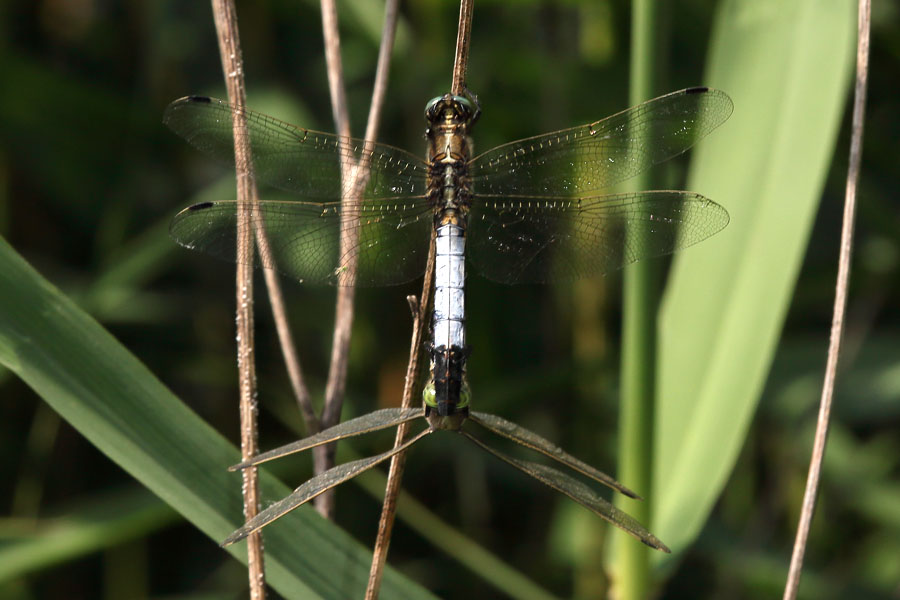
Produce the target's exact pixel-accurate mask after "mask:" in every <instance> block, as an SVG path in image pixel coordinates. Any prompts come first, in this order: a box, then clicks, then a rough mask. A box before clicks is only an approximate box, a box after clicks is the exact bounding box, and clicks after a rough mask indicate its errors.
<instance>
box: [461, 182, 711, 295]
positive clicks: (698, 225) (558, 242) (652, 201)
mask: <svg viewBox="0 0 900 600" xmlns="http://www.w3.org/2000/svg"><path fill="white" fill-rule="evenodd" d="M727 224H728V212H727V211H726V210H725V209H724V208H722V207H721V206H719V205H718V204H716V203H715V202H713V201H712V200H710V199H708V198H705V197H704V196H701V195H700V194H695V193H692V192H682V191H651V192H635V193H627V194H611V195H607V196H597V197H593V198H571V199H568V198H522V197H508V198H504V199H500V198H482V199H480V200H479V201H478V203H477V204H476V203H474V202H473V205H472V210H471V212H470V214H469V224H468V225H469V232H470V234H469V235H468V236H467V246H468V250H469V251H470V252H469V256H470V259H471V261H472V264H473V266H474V267H475V269H476V270H477V271H478V272H480V273H481V274H482V275H484V276H485V277H487V278H488V279H491V280H494V281H497V282H500V283H543V282H550V281H564V280H570V279H577V278H580V277H587V276H590V275H598V274H602V273H607V272H610V271H614V270H616V269H619V268H621V267H623V266H624V265H627V264H630V263H632V262H635V261H637V260H641V259H643V258H649V257H652V256H663V255H666V254H669V253H671V252H674V251H675V250H678V249H680V248H685V247H687V246H690V245H692V244H696V243H697V242H699V241H701V240H704V239H706V238H708V237H710V236H711V235H713V234H715V233H717V232H718V231H721V230H722V229H723V228H724V227H725V226H726V225H727ZM638 225H639V226H638Z"/></svg>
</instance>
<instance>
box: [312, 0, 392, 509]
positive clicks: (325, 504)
mask: <svg viewBox="0 0 900 600" xmlns="http://www.w3.org/2000/svg"><path fill="white" fill-rule="evenodd" d="M396 28H397V0H389V1H388V2H387V4H386V6H385V18H384V27H383V29H382V37H381V47H380V49H379V52H378V66H377V69H376V72H375V85H374V88H373V90H372V103H371V105H370V107H369V119H368V123H367V125H366V135H365V139H366V141H372V140H374V139H375V137H376V135H377V132H378V123H379V122H380V120H381V109H382V107H383V106H384V97H385V93H386V91H387V77H388V73H389V70H390V69H389V67H390V56H391V51H392V50H393V47H394V33H395V32H396ZM322 30H323V35H324V39H325V60H326V63H327V65H328V87H329V91H330V94H331V107H332V112H333V113H334V122H335V129H336V131H337V133H338V135H340V136H343V137H349V136H350V123H349V117H348V111H347V97H346V93H345V90H344V84H343V67H342V64H341V54H340V49H341V46H340V36H339V34H338V28H337V8H336V6H335V3H334V0H322ZM366 149H367V148H364V150H363V154H362V158H361V159H360V161H359V162H358V163H354V162H353V161H351V160H349V159H348V158H347V157H343V158H342V160H341V181H342V186H341V189H343V190H347V194H346V195H345V196H344V197H343V198H342V199H341V202H343V203H344V205H345V206H351V207H352V206H353V205H354V204H355V203H359V202H360V201H361V199H362V192H363V190H365V186H366V182H367V181H368V174H369V173H368V161H367V155H368V153H367V152H366V151H365V150H366ZM352 214H356V211H352V210H348V211H344V215H352ZM344 218H345V219H352V218H353V217H351V216H345V217H344ZM350 225H352V223H349V222H347V223H342V227H341V240H340V256H341V257H343V264H342V266H343V267H345V268H344V270H343V271H342V273H341V275H340V277H341V280H340V282H339V283H340V286H339V287H338V292H337V306H336V308H335V319H334V335H333V338H332V346H331V362H330V367H329V371H328V382H327V384H326V386H325V403H324V406H323V407H322V416H321V417H320V419H319V428H320V429H326V428H328V427H331V426H332V425H335V424H336V423H337V421H338V419H339V418H340V415H341V406H342V404H343V400H344V392H345V390H346V384H347V360H348V356H349V349H350V333H351V330H352V328H353V300H354V296H355V287H354V286H353V284H354V282H355V281H356V272H357V252H356V246H357V244H358V239H359V232H358V230H357V228H355V227H352V226H350ZM310 433H313V432H310ZM335 451H336V446H335V444H328V445H325V446H321V447H319V448H316V449H315V450H314V451H313V468H314V470H315V472H316V473H322V472H324V471H327V470H328V469H330V468H331V467H332V466H334V455H335ZM315 505H316V509H317V510H318V511H319V513H320V514H321V515H322V516H324V517H326V518H331V516H332V514H333V512H334V494H333V493H332V492H331V491H329V492H326V493H324V494H322V495H320V496H319V497H318V498H316V500H315Z"/></svg>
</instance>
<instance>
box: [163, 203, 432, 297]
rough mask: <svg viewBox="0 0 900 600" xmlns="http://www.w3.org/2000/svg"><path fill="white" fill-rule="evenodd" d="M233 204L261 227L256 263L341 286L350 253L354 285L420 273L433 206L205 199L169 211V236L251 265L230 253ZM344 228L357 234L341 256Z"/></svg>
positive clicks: (386, 282) (256, 227)
mask: <svg viewBox="0 0 900 600" xmlns="http://www.w3.org/2000/svg"><path fill="white" fill-rule="evenodd" d="M239 209H245V210H246V211H247V212H248V213H249V215H250V218H249V222H250V227H251V228H252V229H253V231H254V232H256V233H257V234H258V233H259V232H261V231H264V232H265V240H266V245H265V246H264V251H263V252H260V253H259V257H260V263H261V264H262V266H263V267H266V268H270V269H275V270H277V271H280V272H281V273H284V274H285V275H287V276H288V277H292V278H294V279H297V280H299V281H305V282H311V283H327V284H333V285H335V284H336V285H340V284H343V283H344V282H345V281H346V280H345V279H344V278H342V277H341V274H342V273H343V272H344V271H345V270H346V267H347V264H348V260H349V257H350V256H351V255H352V253H353V252H356V253H357V254H358V256H359V262H358V275H357V279H356V285H360V286H378V285H396V284H400V283H404V282H407V281H411V280H413V279H415V278H416V277H419V276H420V275H421V274H422V273H423V272H424V271H425V260H426V258H427V256H428V240H429V239H430V232H431V228H432V211H431V207H430V206H429V204H428V202H427V201H426V200H425V199H424V198H418V199H407V200H405V201H399V200H398V201H388V200H370V201H365V202H362V203H361V204H359V205H357V206H355V207H348V206H347V205H342V204H341V203H340V202H329V203H323V204H317V203H311V202H291V201H273V200H268V201H260V202H258V203H255V204H245V205H241V203H239V202H235V201H220V202H203V203H200V204H195V205H193V206H191V207H188V208H186V209H184V210H183V211H181V212H180V213H178V214H177V215H175V218H174V219H173V220H172V224H171V225H170V227H169V233H170V234H171V235H172V237H173V238H174V239H175V241H177V242H178V243H179V244H181V245H182V246H185V247H186V248H191V249H195V250H200V251H202V252H205V253H207V254H210V255H212V256H215V257H217V258H220V259H223V260H228V261H232V262H235V261H237V262H240V263H242V264H255V261H253V255H252V254H248V255H246V256H237V254H236V253H237V246H236V243H235V240H236V233H237V214H238V210H239ZM342 229H344V230H349V231H351V232H354V233H355V234H356V235H355V236H354V239H355V243H354V244H353V246H352V248H349V249H348V250H347V251H346V252H345V253H344V254H343V255H342V254H341V252H340V235H341V230H342ZM250 252H251V253H252V252H254V251H253V250H251V251H250Z"/></svg>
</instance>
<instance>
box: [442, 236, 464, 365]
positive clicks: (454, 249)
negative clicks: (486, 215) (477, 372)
mask: <svg viewBox="0 0 900 600" xmlns="http://www.w3.org/2000/svg"><path fill="white" fill-rule="evenodd" d="M436 244H437V245H436V253H435V280H434V282H435V288H434V345H435V347H436V348H440V347H441V346H444V347H446V348H452V347H454V346H456V347H458V348H464V347H465V345H466V331H465V290H464V285H465V279H466V266H465V265H466V256H465V254H466V238H465V232H464V230H463V229H462V228H461V227H459V226H457V225H444V226H443V227H440V228H439V229H438V231H437V241H436Z"/></svg>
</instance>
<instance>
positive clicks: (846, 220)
mask: <svg viewBox="0 0 900 600" xmlns="http://www.w3.org/2000/svg"><path fill="white" fill-rule="evenodd" d="M870 13H871V3H870V1H869V0H859V17H858V33H857V41H856V86H855V92H854V98H853V125H852V132H851V138H850V164H849V167H848V169H847V185H846V189H845V192H844V216H843V224H842V226H841V248H840V255H839V258H838V274H837V284H836V286H835V294H834V309H833V312H832V320H831V337H830V339H829V342H828V359H827V362H826V365H825V379H824V381H823V382H822V396H821V399H820V400H819V415H818V420H817V423H816V435H815V439H814V441H813V449H812V456H811V457H810V462H809V473H808V474H807V478H806V490H805V492H804V494H803V507H802V510H801V512H800V522H799V523H798V524H797V535H796V537H795V539H794V549H793V552H792V554H791V566H790V569H789V571H788V578H787V581H786V582H785V586H784V596H783V598H784V600H793V599H794V598H796V597H797V590H798V589H799V587H800V574H801V572H802V570H803V556H804V554H805V553H806V543H807V540H808V538H809V528H810V525H811V524H812V518H813V515H814V514H815V510H816V496H817V495H818V490H819V478H820V475H821V473H822V461H823V460H824V458H825V444H826V442H827V441H828V425H829V422H830V417H831V401H832V398H833V396H834V382H835V378H836V376H837V365H838V359H839V357H840V351H841V337H842V335H843V332H844V316H845V314H846V312H847V288H848V285H849V282H850V254H851V251H852V249H853V226H854V223H855V220H856V217H855V215H856V187H857V182H858V181H859V165H860V161H861V158H862V141H863V121H864V119H865V111H866V85H867V81H868V75H869V28H870V23H869V21H870Z"/></svg>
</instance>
